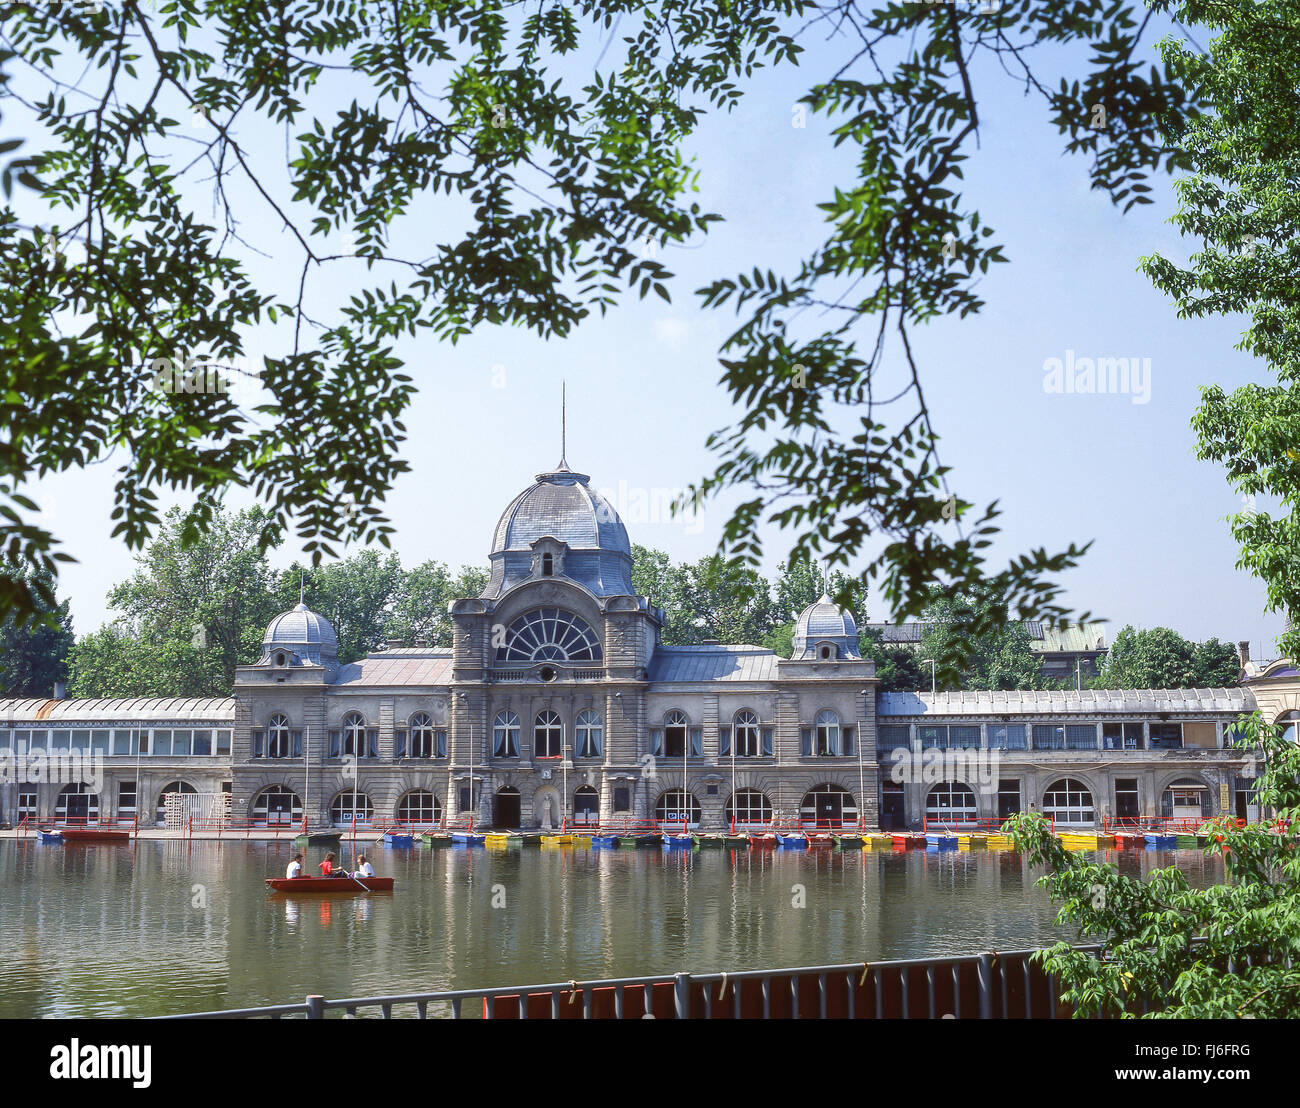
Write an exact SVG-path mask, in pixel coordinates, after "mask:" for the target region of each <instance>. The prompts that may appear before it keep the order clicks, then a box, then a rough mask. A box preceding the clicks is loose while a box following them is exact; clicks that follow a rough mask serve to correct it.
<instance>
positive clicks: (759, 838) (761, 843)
mask: <svg viewBox="0 0 1300 1108" xmlns="http://www.w3.org/2000/svg"><path fill="white" fill-rule="evenodd" d="M749 845H750V846H751V847H752V848H753V849H755V850H771V849H772V848H773V847H775V846H776V835H774V834H773V833H772V832H771V831H756V832H754V833H753V834H751V835H750V836H749Z"/></svg>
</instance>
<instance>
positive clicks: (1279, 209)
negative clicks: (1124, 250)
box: [1142, 0, 1300, 657]
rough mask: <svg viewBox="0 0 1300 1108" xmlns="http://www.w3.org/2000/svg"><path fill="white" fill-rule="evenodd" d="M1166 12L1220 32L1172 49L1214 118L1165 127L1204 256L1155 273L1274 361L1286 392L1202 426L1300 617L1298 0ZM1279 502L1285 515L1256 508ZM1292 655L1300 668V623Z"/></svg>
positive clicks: (1210, 417)
mask: <svg viewBox="0 0 1300 1108" xmlns="http://www.w3.org/2000/svg"><path fill="white" fill-rule="evenodd" d="M1153 7H1154V8H1155V9H1156V10H1158V11H1167V12H1169V13H1171V14H1172V15H1173V17H1174V18H1176V19H1179V20H1183V21H1195V22H1197V23H1200V24H1203V25H1205V26H1207V27H1209V28H1211V29H1212V30H1214V31H1219V32H1221V33H1219V34H1217V35H1216V36H1215V37H1214V38H1213V39H1212V40H1211V42H1210V49H1209V51H1208V52H1202V51H1199V50H1197V51H1195V52H1193V51H1192V50H1189V49H1188V48H1187V46H1186V45H1185V44H1183V43H1180V42H1177V41H1174V40H1169V41H1166V42H1164V43H1162V47H1161V48H1162V50H1163V53H1164V59H1165V63H1166V65H1167V67H1168V68H1169V69H1170V71H1171V73H1172V75H1173V76H1174V77H1175V79H1176V80H1178V81H1179V82H1180V83H1181V84H1183V85H1185V86H1187V87H1194V88H1196V89H1198V90H1199V95H1200V96H1201V97H1202V98H1203V100H1204V102H1205V105H1206V108H1207V110H1206V111H1205V113H1204V114H1201V115H1198V116H1193V117H1190V118H1189V117H1182V116H1178V115H1174V116H1172V117H1169V118H1163V119H1162V123H1163V124H1164V127H1165V135H1166V138H1167V140H1168V141H1169V142H1171V143H1174V144H1176V145H1177V147H1178V148H1179V149H1180V151H1181V152H1182V158H1183V160H1184V161H1185V162H1186V163H1187V164H1188V165H1189V166H1190V168H1191V172H1190V173H1188V174H1187V175H1185V176H1183V177H1180V178H1179V179H1178V180H1177V181H1176V182H1175V186H1174V187H1175V189H1176V190H1177V193H1178V198H1179V208H1178V212H1177V214H1176V215H1175V216H1174V218H1173V220H1172V222H1173V224H1174V226H1176V227H1177V228H1178V230H1179V231H1180V232H1181V233H1182V234H1183V235H1184V236H1187V237H1190V238H1193V239H1199V240H1200V243H1201V249H1200V250H1199V251H1197V252H1195V253H1192V254H1191V257H1190V258H1189V259H1188V260H1187V262H1185V263H1184V262H1182V261H1181V260H1178V261H1175V260H1171V259H1170V258H1168V257H1165V256H1164V255H1161V254H1153V255H1152V256H1150V257H1148V258H1144V259H1143V261H1142V266H1143V269H1144V271H1145V272H1146V274H1147V275H1148V276H1149V277H1150V278H1151V280H1152V282H1153V283H1154V284H1155V286H1156V287H1157V288H1159V289H1160V290H1162V291H1163V292H1166V293H1168V294H1169V295H1170V296H1171V297H1172V298H1173V300H1174V303H1175V305H1176V306H1177V308H1178V314H1179V315H1180V316H1181V317H1191V318H1201V317H1205V316H1214V315H1232V316H1237V315H1243V314H1244V315H1245V316H1246V317H1247V319H1248V320H1249V323H1248V326H1247V327H1246V330H1245V331H1244V332H1243V334H1242V336H1241V342H1240V343H1239V344H1238V349H1241V350H1245V351H1247V352H1248V353H1250V354H1253V355H1254V356H1256V357H1257V358H1260V359H1262V360H1263V361H1264V362H1266V363H1267V366H1268V369H1269V371H1270V373H1272V374H1273V375H1274V378H1275V380H1274V381H1273V382H1272V383H1270V384H1264V385H1259V384H1254V383H1252V384H1249V385H1243V386H1241V387H1240V388H1238V389H1235V390H1234V391H1232V392H1231V393H1225V392H1224V390H1223V388H1222V387H1221V386H1219V385H1210V386H1208V387H1206V388H1204V389H1202V392H1201V405H1200V407H1199V409H1198V410H1197V412H1196V415H1195V417H1194V418H1193V420H1192V426H1193V427H1194V428H1195V430H1196V434H1197V454H1198V456H1199V457H1201V458H1203V459H1207V460H1211V461H1215V462H1218V463H1219V464H1221V465H1222V466H1223V467H1224V469H1225V471H1226V473H1227V477H1228V481H1229V483H1230V484H1231V485H1232V487H1233V488H1234V489H1235V490H1236V491H1237V492H1238V493H1239V494H1240V495H1241V498H1242V501H1243V510H1242V511H1240V512H1238V513H1236V514H1235V515H1233V516H1231V517H1230V521H1231V527H1232V534H1233V537H1234V538H1235V539H1236V540H1237V542H1238V543H1239V544H1240V554H1239V556H1238V559H1237V565H1238V568H1243V569H1249V570H1250V571H1251V572H1252V573H1254V574H1256V575H1257V576H1258V577H1259V578H1260V579H1261V580H1262V581H1263V582H1264V584H1265V586H1266V589H1267V598H1268V607H1269V609H1270V610H1272V611H1279V612H1283V613H1284V614H1286V615H1287V616H1288V617H1290V616H1292V615H1294V614H1295V613H1296V612H1300V448H1297V444H1296V434H1295V429H1296V426H1297V425H1298V424H1300V353H1298V352H1300V287H1298V286H1297V283H1296V279H1295V278H1296V252H1295V243H1296V238H1297V232H1298V231H1300V127H1297V125H1296V110H1295V107H1296V101H1295V96H1296V93H1295V74H1296V72H1297V70H1298V69H1300V11H1297V9H1296V6H1295V5H1294V4H1293V3H1291V2H1289V0H1187V2H1174V0H1157V2H1156V3H1155V4H1153ZM1257 497H1272V498H1275V499H1276V501H1277V503H1278V505H1279V507H1278V509H1277V510H1276V512H1270V511H1267V510H1265V505H1264V504H1260V505H1258V506H1257V505H1256V498H1257ZM1279 647H1280V649H1281V651H1282V652H1283V653H1284V654H1286V655H1288V656H1290V657H1300V624H1297V622H1296V621H1295V620H1290V622H1289V624H1288V629H1287V631H1286V633H1285V634H1284V635H1283V636H1282V638H1281V639H1280V640H1279Z"/></svg>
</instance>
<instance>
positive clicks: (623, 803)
mask: <svg viewBox="0 0 1300 1108" xmlns="http://www.w3.org/2000/svg"><path fill="white" fill-rule="evenodd" d="M631 810H632V790H631V789H629V788H628V787H627V786H626V785H620V786H619V787H618V788H616V789H615V790H614V811H616V812H630V811H631Z"/></svg>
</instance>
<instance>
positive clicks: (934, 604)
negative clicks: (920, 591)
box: [918, 592, 1045, 689]
mask: <svg viewBox="0 0 1300 1108" xmlns="http://www.w3.org/2000/svg"><path fill="white" fill-rule="evenodd" d="M996 603H997V601H996V598H995V595H994V594H992V593H991V592H984V593H982V594H979V593H976V594H966V595H956V596H947V595H943V594H935V595H933V596H932V598H931V600H930V602H929V604H928V605H927V606H926V609H925V612H924V615H925V618H926V620H927V621H928V622H929V626H928V627H927V628H926V631H925V634H924V635H923V636H922V639H921V647H920V650H919V651H918V654H919V658H920V659H925V660H926V661H927V663H928V661H929V660H930V659H933V660H934V661H935V663H936V665H935V673H936V675H937V676H936V684H937V686H938V687H939V688H942V689H1039V688H1043V687H1044V685H1045V681H1044V679H1043V675H1042V665H1041V663H1040V662H1039V659H1038V657H1037V655H1035V654H1034V652H1033V649H1032V648H1031V646H1030V638H1029V632H1028V631H1027V630H1026V629H1025V628H1024V626H1023V625H1021V624H1019V623H1011V624H1007V623H1004V624H999V623H997V622H996V621H995V620H990V619H989V618H988V617H987V615H986V614H985V613H984V611H983V609H986V608H988V607H989V606H991V605H995V604H996ZM970 626H985V627H987V628H988V630H986V631H984V632H983V633H981V634H979V635H977V636H975V637H973V638H971V637H968V636H967V634H966V633H965V630H964V629H965V628H967V627H970ZM929 671H930V667H929V665H928V664H926V665H925V666H924V668H923V672H924V673H925V674H926V676H927V677H929V676H930V672H929ZM922 687H924V688H928V687H929V682H928V681H927V682H926V683H925V685H923V686H922Z"/></svg>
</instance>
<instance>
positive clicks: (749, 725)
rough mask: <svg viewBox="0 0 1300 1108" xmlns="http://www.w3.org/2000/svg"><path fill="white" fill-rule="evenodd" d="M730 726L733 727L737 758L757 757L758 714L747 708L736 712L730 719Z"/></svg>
mask: <svg viewBox="0 0 1300 1108" xmlns="http://www.w3.org/2000/svg"><path fill="white" fill-rule="evenodd" d="M732 726H733V727H734V728H735V743H736V757H737V758H757V757H758V752H759V744H758V716H757V715H755V714H754V713H753V712H751V711H750V710H749V709H748V708H745V709H744V710H743V711H739V712H737V713H736V715H735V718H734V719H733V720H732Z"/></svg>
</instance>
